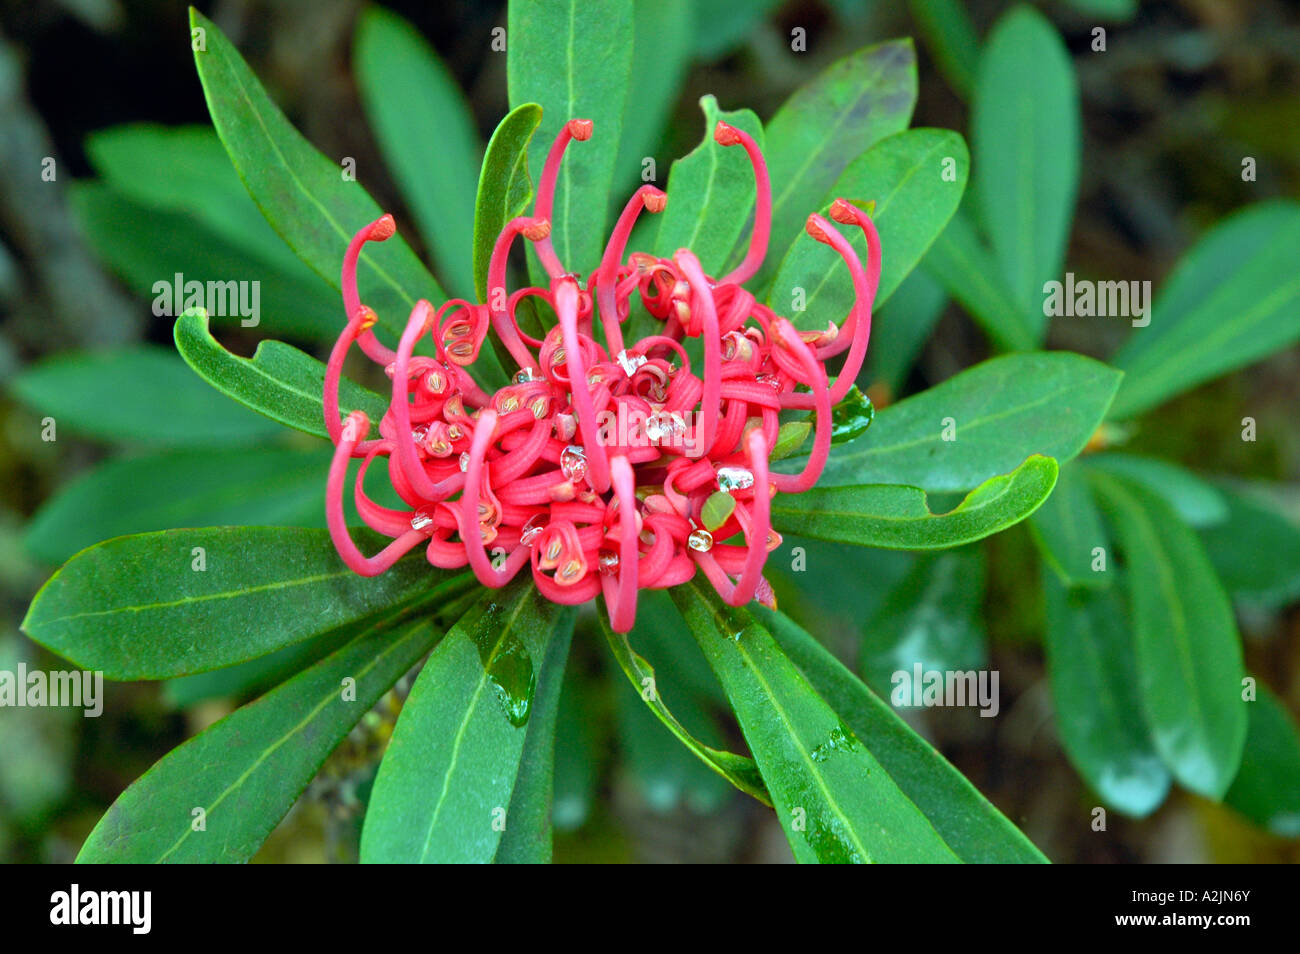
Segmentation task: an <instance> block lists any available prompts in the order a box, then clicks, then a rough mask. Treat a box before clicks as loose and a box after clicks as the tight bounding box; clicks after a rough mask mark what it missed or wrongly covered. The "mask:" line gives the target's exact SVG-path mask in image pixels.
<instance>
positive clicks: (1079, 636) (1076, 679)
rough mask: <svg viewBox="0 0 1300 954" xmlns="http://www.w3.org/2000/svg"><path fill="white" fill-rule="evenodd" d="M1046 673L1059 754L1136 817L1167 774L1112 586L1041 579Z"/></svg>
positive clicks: (1154, 803)
mask: <svg viewBox="0 0 1300 954" xmlns="http://www.w3.org/2000/svg"><path fill="white" fill-rule="evenodd" d="M1043 588H1044V592H1045V600H1046V626H1045V628H1044V631H1043V636H1044V645H1045V647H1046V649H1047V673H1048V676H1049V678H1050V682H1051V687H1052V704H1053V705H1054V706H1055V708H1056V731H1057V734H1058V735H1059V736H1060V738H1061V744H1062V745H1063V746H1064V747H1065V753H1066V755H1068V756H1069V758H1070V762H1071V764H1072V765H1074V767H1075V768H1076V769H1078V771H1079V774H1080V775H1082V776H1083V778H1084V780H1085V781H1086V782H1087V783H1088V785H1089V786H1090V787H1091V788H1092V790H1093V791H1095V792H1096V793H1097V794H1098V795H1099V796H1101V799H1102V801H1104V802H1106V804H1108V805H1110V806H1112V807H1114V808H1115V809H1117V810H1119V811H1121V812H1123V813H1124V814H1126V815H1130V816H1133V817H1135V818H1142V817H1144V816H1146V815H1149V814H1150V813H1151V812H1153V811H1155V809H1156V808H1157V807H1158V806H1159V805H1160V803H1161V802H1163V801H1164V799H1165V795H1166V794H1168V792H1169V785H1170V781H1171V779H1170V775H1169V769H1167V768H1166V767H1165V765H1164V763H1163V762H1161V760H1160V756H1159V755H1157V754H1156V750H1155V747H1154V745H1153V743H1152V741H1151V736H1150V733H1149V732H1148V731H1147V727H1146V722H1145V720H1144V719H1143V716H1142V703H1141V698H1140V692H1139V688H1138V687H1139V681H1138V665H1137V658H1136V654H1135V649H1134V636H1133V630H1132V627H1131V626H1130V623H1129V620H1128V619H1127V618H1126V614H1125V611H1124V606H1123V603H1122V601H1121V599H1120V597H1119V592H1118V588H1112V589H1110V590H1107V591H1103V592H1100V593H1094V592H1086V591H1083V590H1073V591H1071V590H1067V589H1066V588H1065V586H1064V585H1063V584H1062V583H1061V582H1060V581H1059V580H1058V579H1056V577H1054V576H1052V575H1051V574H1046V573H1045V574H1044V579H1043Z"/></svg>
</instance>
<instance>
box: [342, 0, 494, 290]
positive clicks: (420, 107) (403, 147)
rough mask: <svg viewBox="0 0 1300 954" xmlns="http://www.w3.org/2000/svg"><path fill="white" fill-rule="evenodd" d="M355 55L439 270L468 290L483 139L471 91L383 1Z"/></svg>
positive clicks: (364, 21)
mask: <svg viewBox="0 0 1300 954" xmlns="http://www.w3.org/2000/svg"><path fill="white" fill-rule="evenodd" d="M352 58H353V62H354V63H355V64H356V74H357V88H358V91H359V92H360V93H361V104H362V106H364V107H365V110H366V118H367V119H369V120H370V125H371V127H372V128H373V129H374V131H375V138H376V140H377V141H378V142H379V146H380V152H382V153H383V156H384V161H385V162H386V163H387V164H388V168H389V170H390V171H391V172H392V174H393V178H394V179H395V180H396V181H397V184H398V185H399V186H400V187H401V189H402V195H403V196H404V197H405V199H406V202H407V204H408V205H409V206H410V208H411V214H412V215H413V216H415V221H416V224H417V225H419V227H420V235H421V236H422V237H423V238H424V242H425V245H427V246H428V247H429V248H430V249H432V251H433V257H434V260H435V261H436V262H437V264H438V270H439V274H440V275H442V277H443V281H444V283H445V284H446V285H447V287H448V288H449V289H450V290H451V292H452V294H456V295H468V294H469V293H470V290H471V289H472V288H473V284H472V281H471V275H472V265H471V258H472V255H473V248H474V246H473V230H474V183H475V181H476V180H477V179H478V168H479V157H480V156H481V155H482V154H483V145H482V143H480V142H479V138H478V132H477V131H476V130H475V128H474V117H473V115H471V113H470V110H469V104H468V103H466V102H465V95H464V94H463V93H462V92H461V91H460V87H459V86H458V85H457V83H456V79H455V77H453V76H452V75H451V73H450V72H449V71H448V69H447V67H446V66H445V65H444V64H443V62H442V60H440V59H439V58H438V54H437V53H436V52H434V50H433V48H432V47H431V46H429V44H428V43H427V42H425V39H424V37H422V36H420V34H419V32H418V31H417V30H416V29H415V28H414V27H413V26H411V24H410V23H408V22H407V21H406V20H404V19H402V18H401V17H399V16H398V15H397V14H395V13H392V12H390V11H388V10H385V9H384V8H383V7H367V8H366V9H365V10H364V11H363V12H362V14H361V18H360V21H359V22H358V24H357V34H356V45H355V48H354V49H353V54H352Z"/></svg>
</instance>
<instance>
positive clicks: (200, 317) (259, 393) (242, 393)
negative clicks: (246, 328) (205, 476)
mask: <svg viewBox="0 0 1300 954" xmlns="http://www.w3.org/2000/svg"><path fill="white" fill-rule="evenodd" d="M174 334H175V338H176V350H177V351H179V352H180V355H181V357H182V358H184V359H185V362H186V363H187V364H188V365H189V366H190V367H191V368H193V369H194V373H195V374H197V375H198V376H199V377H201V378H202V379H203V380H204V381H207V382H208V384H210V385H212V386H213V387H214V388H216V389H217V390H218V391H220V392H221V393H223V394H225V395H227V396H229V397H232V398H234V399H235V400H236V401H238V402H239V403H240V404H243V405H244V406H245V407H250V408H252V409H253V410H254V411H257V412H259V413H261V414H265V415H266V416H267V417H269V418H270V419H271V420H273V421H278V422H279V423H281V424H287V425H288V426H289V427H293V428H297V429H298V430H300V431H305V432H307V433H308V434H315V435H316V436H317V437H328V436H329V432H328V431H327V430H326V429H325V415H324V411H323V410H322V404H321V396H322V394H323V393H324V390H325V365H323V364H321V363H320V362H319V361H317V360H316V359H315V358H313V357H312V356H311V355H309V354H306V353H304V352H302V351H299V350H298V349H297V348H295V347H293V346H292V345H287V344H285V343H284V342H282V341H275V340H271V339H267V340H265V341H262V342H259V343H258V346H257V350H256V351H255V352H253V357H251V358H241V357H239V356H238V355H234V354H231V353H230V352H229V351H227V350H226V349H225V348H223V347H222V346H221V344H220V343H219V342H218V341H217V340H216V339H215V338H213V337H212V333H211V332H210V331H209V330H208V317H207V315H206V314H204V313H203V312H187V313H186V314H184V315H181V317H180V318H178V319H177V320H176V328H175V331H174ZM354 410H361V411H365V412H366V414H367V415H369V417H370V421H371V423H372V425H375V426H378V424H379V420H380V419H381V418H382V417H383V416H384V414H385V412H386V411H387V410H388V401H387V400H386V399H384V398H382V397H380V396H379V395H378V394H376V393H375V392H374V391H371V390H370V389H369V388H363V387H361V386H360V385H359V384H354V383H353V382H351V381H349V380H348V379H346V378H344V379H342V380H341V381H340V383H339V413H340V415H341V416H342V417H346V416H347V415H348V413H349V412H350V411H354Z"/></svg>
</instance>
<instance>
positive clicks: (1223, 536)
mask: <svg viewBox="0 0 1300 954" xmlns="http://www.w3.org/2000/svg"><path fill="white" fill-rule="evenodd" d="M1218 488H1219V491H1220V492H1221V493H1222V494H1223V497H1224V499H1225V500H1226V501H1227V505H1228V519H1227V520H1225V521H1223V522H1222V523H1220V524H1219V525H1218V526H1214V527H1209V528H1206V529H1204V530H1202V531H1201V540H1202V542H1204V544H1205V550H1206V552H1207V553H1208V554H1209V557H1210V562H1211V563H1212V564H1214V570H1215V572H1216V573H1217V574H1218V576H1219V579H1220V580H1222V581H1223V585H1224V586H1225V587H1226V588H1227V590H1228V592H1230V593H1231V594H1232V595H1233V596H1234V597H1236V598H1238V599H1240V600H1244V601H1246V602H1249V603H1254V604H1256V605H1260V606H1264V607H1268V608H1277V607H1281V606H1284V605H1285V604H1287V603H1289V602H1290V601H1292V600H1294V599H1296V598H1298V597H1300V526H1296V524H1295V523H1294V522H1293V521H1292V520H1291V519H1290V518H1289V517H1288V516H1287V515H1286V514H1285V513H1283V512H1282V509H1281V508H1280V507H1276V506H1272V505H1270V503H1269V501H1268V499H1267V497H1266V496H1264V495H1262V494H1256V493H1248V492H1245V489H1244V488H1243V487H1241V486H1238V485H1230V484H1226V483H1220V484H1219V485H1218Z"/></svg>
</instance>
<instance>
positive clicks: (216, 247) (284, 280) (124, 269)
mask: <svg viewBox="0 0 1300 954" xmlns="http://www.w3.org/2000/svg"><path fill="white" fill-rule="evenodd" d="M155 161H157V160H155ZM223 161H226V164H227V166H229V161H228V160H224V153H223ZM232 175H233V173H232ZM214 201H225V200H214ZM239 201H240V202H242V203H243V204H245V205H247V206H249V207H250V208H251V210H252V212H253V214H254V215H256V216H257V219H258V222H259V223H260V224H261V227H262V228H263V229H265V230H266V232H268V233H270V239H271V241H274V242H276V243H277V244H278V245H279V246H280V248H281V250H282V251H283V252H284V255H283V256H272V257H267V256H263V255H260V254H255V253H254V251H253V250H252V249H251V248H250V247H249V243H248V242H247V241H244V242H239V241H235V240H232V239H229V238H227V237H226V236H225V235H223V234H222V233H220V232H218V231H216V230H215V228H214V227H213V226H211V225H209V224H208V223H207V222H206V221H204V220H203V219H202V218H201V217H199V216H198V215H197V214H196V213H195V212H194V211H192V210H190V209H167V208H155V207H151V206H146V205H142V204H140V203H139V202H136V201H135V200H134V199H128V198H125V197H123V196H122V195H119V194H118V193H117V192H116V191H115V187H109V186H106V185H104V184H103V183H102V182H74V183H73V184H72V189H71V202H72V208H73V211H74V212H75V213H76V216H77V220H78V223H79V224H80V226H81V229H82V231H83V232H84V233H85V234H86V237H87V238H88V239H89V241H90V244H91V245H92V246H93V247H94V249H95V251H96V253H97V254H98V255H99V257H100V258H102V259H103V260H104V262H105V263H106V264H107V265H108V266H109V267H110V268H111V269H112V270H113V271H114V272H115V273H117V274H118V275H119V276H120V277H121V278H122V280H123V281H124V282H125V283H126V284H127V285H128V286H130V288H131V290H132V291H133V292H134V293H135V294H136V295H139V296H140V297H142V298H149V299H151V300H152V301H153V303H154V305H153V309H154V310H155V311H156V312H157V313H158V315H160V316H162V315H175V314H176V313H178V312H180V311H183V310H184V307H185V306H186V304H187V301H186V299H188V298H189V297H190V296H191V295H192V294H193V292H195V291H196V290H197V289H195V288H194V287H193V286H191V288H190V290H189V291H186V289H185V287H184V286H185V284H188V283H190V282H201V283H202V287H203V295H202V303H203V304H204V306H205V307H206V306H208V305H211V306H212V307H213V310H214V311H219V312H222V314H220V315H214V317H216V318H217V320H218V321H220V322H221V323H223V324H226V325H230V326H239V327H242V326H243V323H244V322H245V321H250V322H251V321H253V320H254V319H256V325H255V327H256V328H257V329H258V330H259V332H260V333H263V334H282V335H286V336H294V337H298V338H305V339H308V340H311V341H333V340H334V339H335V338H337V337H338V333H339V330H340V329H341V328H342V324H343V310H342V306H341V304H340V301H339V297H338V294H337V292H333V291H331V290H330V288H329V286H327V285H326V284H324V283H323V282H322V281H321V280H320V278H319V277H318V276H317V275H316V274H315V273H313V272H312V271H311V270H310V269H308V268H307V267H306V266H305V265H303V263H302V262H300V261H299V260H298V259H297V258H295V257H294V256H293V254H292V253H290V252H289V250H288V249H287V248H286V247H285V245H284V243H283V242H282V241H280V238H279V236H277V235H276V234H275V233H274V232H271V229H270V227H269V226H268V225H267V224H266V220H265V219H263V218H262V216H261V213H259V212H258V211H257V209H256V207H255V206H253V204H252V202H251V201H249V199H248V195H247V193H242V192H241V197H240V200H239ZM256 234H258V233H257V232H256V231H255V230H252V229H249V230H248V233H247V235H256ZM159 236H166V240H165V241H161V240H160V239H159ZM245 238H247V236H245ZM285 256H287V262H286V261H284V260H283V259H284V257H285ZM177 275H180V276H181V281H182V285H181V289H180V292H179V295H180V297H181V299H182V300H181V301H179V302H178V301H176V298H177V295H178V293H177V291H176V280H177V279H176V276H177ZM230 282H237V283H238V282H248V283H250V284H247V285H243V286H241V285H238V284H236V285H234V286H231V285H230V284H229V283H230ZM253 282H256V283H257V284H256V285H254V284H251V283H253ZM209 283H212V284H209ZM241 288H242V289H243V294H244V295H246V296H247V297H245V298H242V299H236V298H235V297H234V296H235V295H236V294H238V293H239V292H240V290H241ZM164 289H171V292H170V294H166V297H163V295H164V294H165V293H164ZM253 289H256V293H254V291H253ZM254 294H255V295H256V297H253V296H254ZM222 302H225V304H224V305H223V304H222ZM254 304H255V305H256V310H254V308H253V307H251V306H252V305H254ZM241 305H242V307H238V306H241ZM241 311H242V312H243V313H244V315H243V316H241V315H240V312H241ZM250 327H253V326H251V325H250Z"/></svg>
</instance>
